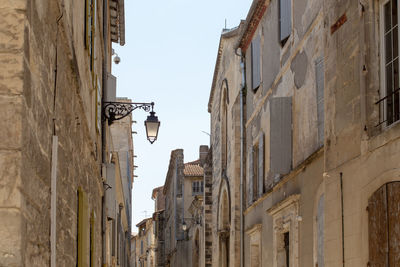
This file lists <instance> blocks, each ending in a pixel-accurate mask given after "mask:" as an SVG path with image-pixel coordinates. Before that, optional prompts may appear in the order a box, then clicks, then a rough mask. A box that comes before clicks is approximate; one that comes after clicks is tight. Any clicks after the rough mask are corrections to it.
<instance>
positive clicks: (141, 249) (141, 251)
mask: <svg viewBox="0 0 400 267" xmlns="http://www.w3.org/2000/svg"><path fill="white" fill-rule="evenodd" d="M140 254H143V240H142V241H140Z"/></svg>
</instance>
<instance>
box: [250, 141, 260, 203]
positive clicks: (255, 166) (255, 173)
mask: <svg viewBox="0 0 400 267" xmlns="http://www.w3.org/2000/svg"><path fill="white" fill-rule="evenodd" d="M258 153H259V150H258V143H257V144H255V145H254V146H253V166H252V167H253V177H252V179H253V188H252V190H253V193H252V195H253V201H255V200H256V199H257V197H258V171H259V169H258Z"/></svg>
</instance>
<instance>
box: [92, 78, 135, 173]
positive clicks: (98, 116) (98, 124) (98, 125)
mask: <svg viewBox="0 0 400 267" xmlns="http://www.w3.org/2000/svg"><path fill="white" fill-rule="evenodd" d="M96 91H97V92H96V130H97V133H100V130H101V83H100V80H99V79H98V78H97V76H96ZM128 166H129V164H128Z"/></svg>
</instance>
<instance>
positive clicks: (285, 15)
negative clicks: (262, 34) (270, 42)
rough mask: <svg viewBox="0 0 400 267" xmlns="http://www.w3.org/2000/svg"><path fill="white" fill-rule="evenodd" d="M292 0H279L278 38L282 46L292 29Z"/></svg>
mask: <svg viewBox="0 0 400 267" xmlns="http://www.w3.org/2000/svg"><path fill="white" fill-rule="evenodd" d="M291 1H292V0H279V40H280V42H281V45H282V46H284V45H285V44H286V41H287V40H288V39H289V36H290V33H291V31H292V8H291Z"/></svg>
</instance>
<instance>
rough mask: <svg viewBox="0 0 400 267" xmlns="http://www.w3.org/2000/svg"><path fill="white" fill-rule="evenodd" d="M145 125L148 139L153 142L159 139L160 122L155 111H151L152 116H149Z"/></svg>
mask: <svg viewBox="0 0 400 267" xmlns="http://www.w3.org/2000/svg"><path fill="white" fill-rule="evenodd" d="M144 125H145V127H146V135H147V140H149V142H150V143H151V144H153V143H154V141H156V140H157V136H158V129H159V128H160V122H159V121H158V117H157V116H155V112H150V116H147V120H146V121H145V122H144Z"/></svg>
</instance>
